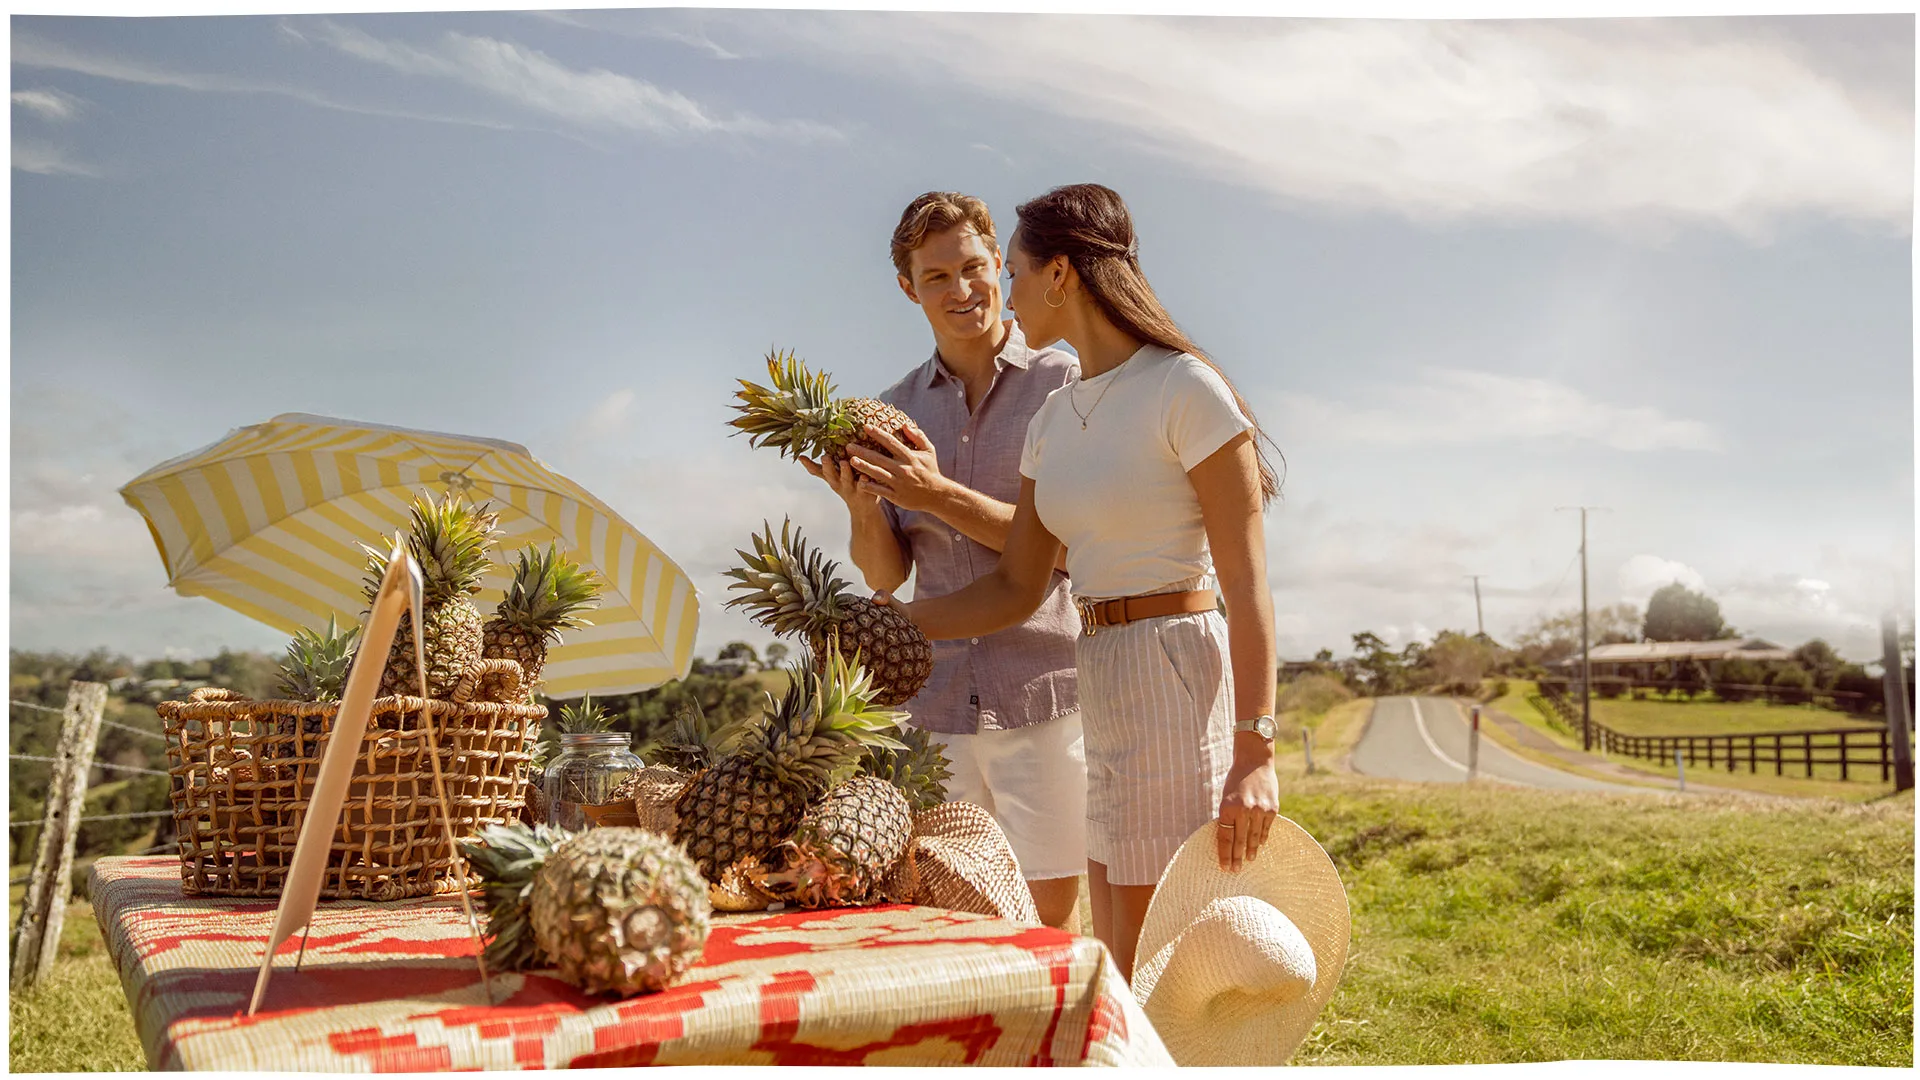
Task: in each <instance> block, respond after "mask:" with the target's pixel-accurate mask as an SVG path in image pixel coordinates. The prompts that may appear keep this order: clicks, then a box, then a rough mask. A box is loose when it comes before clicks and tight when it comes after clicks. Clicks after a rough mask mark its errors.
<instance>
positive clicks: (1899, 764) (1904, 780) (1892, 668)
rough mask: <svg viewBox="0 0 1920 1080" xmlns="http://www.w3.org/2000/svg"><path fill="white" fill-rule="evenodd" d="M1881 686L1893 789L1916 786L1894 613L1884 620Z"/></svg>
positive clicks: (1902, 789) (1903, 672)
mask: <svg viewBox="0 0 1920 1080" xmlns="http://www.w3.org/2000/svg"><path fill="white" fill-rule="evenodd" d="M1880 648H1881V654H1880V655H1881V660H1880V662H1881V664H1882V665H1884V667H1885V669H1886V670H1885V673H1884V674H1883V675H1882V682H1881V686H1882V688H1883V690H1884V692H1885V695H1886V699H1887V736H1888V737H1889V738H1890V739H1891V740H1892V741H1893V790H1895V791H1908V790H1911V789H1912V788H1913V748H1912V747H1911V746H1908V745H1907V732H1908V731H1909V730H1910V729H1909V728H1908V727H1907V719H1908V717H1907V676H1906V671H1905V670H1904V665H1903V664H1902V663H1901V657H1900V627H1899V624H1898V623H1896V622H1895V621H1894V618H1893V616H1892V615H1891V614H1888V615H1887V616H1885V617H1884V618H1882V619H1881V620H1880Z"/></svg>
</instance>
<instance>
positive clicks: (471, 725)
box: [158, 660, 547, 900]
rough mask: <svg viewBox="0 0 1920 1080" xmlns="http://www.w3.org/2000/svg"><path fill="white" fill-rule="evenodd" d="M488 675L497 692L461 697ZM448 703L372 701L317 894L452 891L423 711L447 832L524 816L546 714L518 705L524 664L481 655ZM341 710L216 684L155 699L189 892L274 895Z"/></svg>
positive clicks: (392, 896)
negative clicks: (446, 808)
mask: <svg viewBox="0 0 1920 1080" xmlns="http://www.w3.org/2000/svg"><path fill="white" fill-rule="evenodd" d="M488 675H494V676H505V678H504V679H496V680H492V681H490V682H489V684H488V686H489V689H490V690H492V689H493V688H494V687H496V686H497V687H499V690H498V691H497V692H498V694H499V696H501V697H504V698H506V699H507V700H506V701H504V702H501V701H472V700H469V699H470V698H471V697H472V695H473V692H474V689H475V688H476V687H477V686H479V685H480V683H481V680H482V679H483V678H484V677H485V676H488ZM503 683H504V684H505V685H501V684H503ZM452 699H453V700H451V701H439V700H423V699H421V698H417V697H408V696H404V695H396V696H391V697H383V698H377V699H375V701H374V703H373V712H372V716H371V717H370V719H369V722H368V724H367V732H366V735H365V737H364V738H363V739H362V740H361V744H360V748H359V752H358V757H359V760H358V761H357V762H355V764H354V768H353V779H352V781H351V783H350V784H349V785H348V788H347V796H346V802H345V804H344V806H343V807H342V808H341V814H340V824H339V826H338V828H337V829H336V830H335V832H334V838H333V853H332V857H331V858H330V859H329V860H328V862H327V872H326V877H325V878H324V879H323V881H322V883H321V887H320V895H321V896H322V897H326V898H329V899H353V900H400V899H404V898H407V897H416V896H432V895H434V894H436V893H440V892H447V891H451V890H453V889H455V888H457V886H456V884H455V879H454V875H453V870H452V868H453V852H451V851H448V850H447V844H446V838H445V835H444V833H443V831H442V829H441V826H440V815H441V810H440V801H439V799H438V798H436V797H435V795H434V787H433V764H432V762H431V761H430V760H428V756H427V755H428V749H427V733H426V732H425V731H424V730H422V729H421V720H422V718H423V717H430V718H432V722H433V724H434V734H435V736H436V738H437V740H438V743H439V750H440V771H441V778H442V779H443V781H444V782H445V784H446V789H447V801H448V803H449V804H450V805H451V807H452V813H453V821H452V825H453V834H454V836H455V837H466V836H470V835H472V834H474V833H475V832H477V831H479V830H480V829H481V828H483V827H484V826H487V825H492V824H499V825H504V824H507V823H508V822H509V821H511V820H513V819H515V818H517V817H518V816H519V813H520V807H521V805H522V803H523V801H524V799H525V792H526V786H527V777H526V773H527V767H526V766H527V764H528V762H530V761H531V760H532V750H533V744H534V740H535V739H536V738H538V737H539V734H540V721H542V720H544V719H546V715H547V710H546V709H545V708H544V707H542V706H539V705H528V704H521V703H519V702H524V701H525V697H524V695H522V694H521V692H520V665H519V664H516V663H514V662H513V661H512V660H483V661H481V662H480V664H479V665H477V666H476V667H475V668H474V669H473V670H472V671H470V672H469V673H468V674H467V675H466V677H465V678H463V679H461V681H460V685H459V686H458V687H456V688H455V689H454V692H453V695H452ZM339 709H340V704H339V703H338V702H328V703H325V704H319V703H314V702H305V701H255V700H252V699H249V698H243V697H241V696H240V695H238V694H235V693H234V692H233V691H231V690H220V689H215V688H207V689H202V690H196V691H194V692H193V695H192V696H191V697H190V698H189V699H188V700H186V701H164V702H161V703H160V705H159V706H158V712H159V713H160V718H161V720H162V722H163V723H164V726H165V732H166V737H167V761H168V772H169V773H170V774H171V775H172V778H173V783H172V797H173V818H174V822H175V827H176V832H177V834H178V837H179V843H180V879H181V884H182V887H183V889H184V891H185V892H186V893H187V894H188V895H201V896H278V895H280V890H281V887H282V885H283V884H284V883H285V881H286V876H287V868H288V865H289V864H290V863H291V862H292V860H293V848H294V844H295V842H296V841H297V840H298V839H299V836H300V825H301V822H302V821H303V820H304V819H305V817H306V810H307V804H308V802H309V800H311V798H312V795H313V784H314V780H315V778H317V777H318V775H319V772H320V757H321V754H322V753H324V752H325V750H326V748H327V743H328V741H329V738H330V735H331V732H332V730H333V720H334V716H335V714H336V713H338V712H339Z"/></svg>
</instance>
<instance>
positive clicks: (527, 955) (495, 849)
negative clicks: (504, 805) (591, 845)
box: [460, 823, 574, 971]
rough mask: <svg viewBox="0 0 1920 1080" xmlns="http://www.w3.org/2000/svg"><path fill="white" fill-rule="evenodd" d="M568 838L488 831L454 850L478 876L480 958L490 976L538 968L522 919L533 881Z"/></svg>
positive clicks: (541, 831)
mask: <svg viewBox="0 0 1920 1080" xmlns="http://www.w3.org/2000/svg"><path fill="white" fill-rule="evenodd" d="M573 835H574V834H572V833H569V832H567V831H565V830H563V829H556V828H552V827H550V826H547V825H534V826H531V827H529V826H526V825H521V824H518V823H515V824H512V825H489V826H487V827H486V828H484V829H482V830H480V835H479V836H478V837H475V838H473V839H470V840H466V841H463V842H462V843H461V844H460V854H461V855H463V856H465V857H466V860H467V864H468V865H469V866H471V867H473V869H474V872H475V873H477V874H479V875H480V879H481V901H482V903H483V904H484V905H485V906H486V909H487V930H486V936H487V938H488V941H487V946H486V953H485V957H486V961H487V963H488V964H489V965H491V966H492V967H493V969H494V970H496V971H518V970H520V969H522V968H527V967H532V966H535V965H536V964H538V963H540V962H541V956H540V949H539V946H537V945H536V944H535V943H534V940H533V926H532V924H531V923H530V922H529V919H528V916H529V910H530V908H531V905H532V902H533V879H534V876H535V875H537V874H539V872H540V868H541V867H542V866H544V865H546V861H547V859H548V858H549V857H550V856H552V854H553V852H554V849H556V848H558V847H559V846H560V845H561V844H562V843H563V842H565V841H566V840H568V839H571V838H572V836H573Z"/></svg>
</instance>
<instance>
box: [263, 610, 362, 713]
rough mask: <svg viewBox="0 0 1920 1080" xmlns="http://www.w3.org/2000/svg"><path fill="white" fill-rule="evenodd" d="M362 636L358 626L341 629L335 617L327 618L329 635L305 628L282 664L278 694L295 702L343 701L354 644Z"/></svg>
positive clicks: (289, 647)
mask: <svg viewBox="0 0 1920 1080" xmlns="http://www.w3.org/2000/svg"><path fill="white" fill-rule="evenodd" d="M359 636H360V628H359V627H358V626H349V627H347V628H346V629H345V630H341V629H340V627H339V626H338V625H337V624H336V623H335V622H334V619H333V616H331V615H329V616H327V632H326V633H324V634H317V633H315V632H313V631H312V630H305V629H303V630H301V631H299V632H298V633H296V634H294V635H293V641H292V643H290V644H289V645H288V646H287V655H286V659H284V660H282V661H280V685H279V688H278V689H277V690H276V693H278V694H279V695H280V696H281V697H283V698H289V699H291V700H294V701H339V700H340V695H341V694H342V693H344V692H345V691H346V689H347V671H348V669H349V668H351V667H352V666H353V644H354V640H355V639H356V638H358V637H359Z"/></svg>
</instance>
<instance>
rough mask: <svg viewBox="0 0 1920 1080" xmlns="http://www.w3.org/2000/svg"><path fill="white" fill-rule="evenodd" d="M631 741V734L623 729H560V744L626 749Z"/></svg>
mask: <svg viewBox="0 0 1920 1080" xmlns="http://www.w3.org/2000/svg"><path fill="white" fill-rule="evenodd" d="M632 742H633V736H631V735H629V734H627V733H626V732H624V731H562V732H560V745H561V746H568V747H572V746H578V747H600V746H607V747H618V748H620V749H622V750H624V749H626V748H627V747H628V746H630V745H631V744H632Z"/></svg>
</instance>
